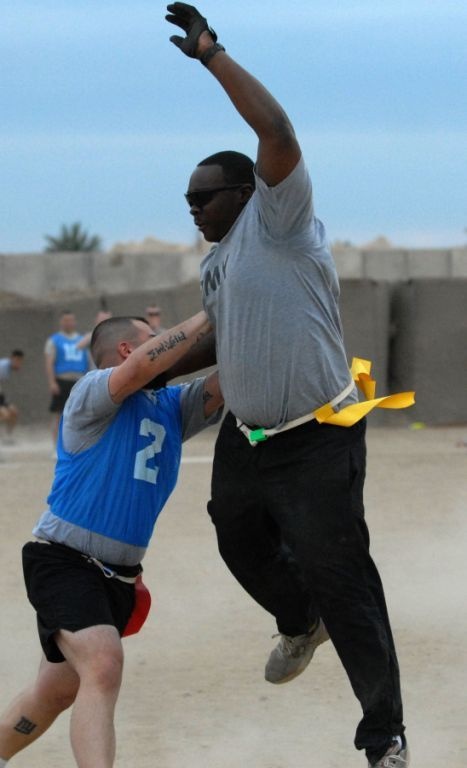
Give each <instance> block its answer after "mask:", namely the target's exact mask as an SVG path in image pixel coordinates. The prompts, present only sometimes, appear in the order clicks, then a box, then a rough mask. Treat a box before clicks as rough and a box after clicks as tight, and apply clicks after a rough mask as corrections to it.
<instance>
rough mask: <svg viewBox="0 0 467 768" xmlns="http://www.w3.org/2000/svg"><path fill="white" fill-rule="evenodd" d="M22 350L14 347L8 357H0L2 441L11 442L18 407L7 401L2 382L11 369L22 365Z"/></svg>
mask: <svg viewBox="0 0 467 768" xmlns="http://www.w3.org/2000/svg"><path fill="white" fill-rule="evenodd" d="M23 359H24V352H23V351H22V350H21V349H14V350H13V351H12V352H11V354H10V356H9V357H2V358H0V421H2V422H5V425H6V436H5V438H4V440H3V442H4V443H6V444H10V443H12V442H13V437H12V432H13V430H14V428H15V426H16V423H17V421H18V408H17V406H16V405H13V403H8V402H7V399H6V397H5V394H4V392H3V390H2V382H4V381H6V380H7V379H9V378H10V374H11V372H12V371H19V369H20V368H21V366H22V365H23Z"/></svg>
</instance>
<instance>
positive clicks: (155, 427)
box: [133, 419, 166, 485]
mask: <svg viewBox="0 0 467 768" xmlns="http://www.w3.org/2000/svg"><path fill="white" fill-rule="evenodd" d="M139 433H140V435H142V436H143V437H152V440H151V442H150V443H149V445H147V446H146V447H145V448H141V450H140V451H138V452H137V453H136V459H135V468H134V470H133V477H134V478H135V480H145V481H146V482H147V483H152V484H153V485H155V484H156V483H157V475H158V473H159V467H154V466H152V467H150V466H148V463H149V462H153V459H154V456H155V455H156V453H160V452H161V451H162V443H163V442H164V438H165V434H166V432H165V429H164V427H163V426H162V424H156V422H155V421H151V419H143V420H142V422H141V424H140V425H139Z"/></svg>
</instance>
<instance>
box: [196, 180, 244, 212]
mask: <svg viewBox="0 0 467 768" xmlns="http://www.w3.org/2000/svg"><path fill="white" fill-rule="evenodd" d="M243 186H244V184H228V185H227V186H225V187H214V188H213V189H199V190H197V191H195V192H186V194H185V200H186V201H187V203H188V205H189V206H190V208H193V206H194V207H195V208H204V206H205V205H207V204H208V203H210V202H211V200H212V198H213V197H214V196H215V195H217V193H218V192H223V191H224V190H225V189H238V188H239V187H243Z"/></svg>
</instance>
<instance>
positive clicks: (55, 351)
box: [44, 309, 89, 443]
mask: <svg viewBox="0 0 467 768" xmlns="http://www.w3.org/2000/svg"><path fill="white" fill-rule="evenodd" d="M82 338H83V336H82V334H80V333H78V331H77V330H76V318H75V315H74V314H73V312H71V311H70V310H68V309H66V310H64V311H63V312H62V313H61V315H60V319H59V330H58V331H57V332H56V333H54V334H52V336H49V338H48V339H47V341H46V343H45V347H44V354H45V371H46V376H47V383H48V385H49V391H50V394H51V395H52V399H51V401H50V407H49V410H50V412H51V413H53V414H54V418H53V424H52V434H53V438H54V443H55V442H56V441H57V434H58V425H59V422H60V416H61V415H62V413H63V409H64V407H65V403H66V401H67V399H68V396H69V394H70V392H71V388H72V386H73V384H74V383H75V382H76V381H78V379H80V378H81V376H83V375H84V374H85V373H86V372H87V371H88V369H89V358H88V352H87V350H85V349H78V344H79V342H80V341H81V340H82Z"/></svg>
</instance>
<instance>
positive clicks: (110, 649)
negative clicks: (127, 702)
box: [57, 625, 123, 768]
mask: <svg viewBox="0 0 467 768" xmlns="http://www.w3.org/2000/svg"><path fill="white" fill-rule="evenodd" d="M57 645H58V646H59V648H60V650H61V652H62V653H63V655H64V656H65V657H66V658H67V660H68V661H69V663H70V664H71V665H72V667H73V668H74V669H75V670H76V672H77V674H78V676H79V681H80V683H79V690H78V693H77V695H76V699H75V703H74V706H73V711H72V713H71V723H70V740H71V746H72V749H73V754H74V756H75V759H76V763H77V765H78V766H79V768H96V766H99V768H111V767H112V766H113V764H114V759H115V727H114V712H115V705H116V703H117V697H118V693H119V691H120V685H121V681H122V671H123V648H122V643H121V640H120V636H119V634H118V632H117V630H116V629H115V627H112V626H106V625H100V626H97V627H89V628H88V629H81V630H79V631H78V632H68V631H66V630H60V632H59V633H58V635H57Z"/></svg>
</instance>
